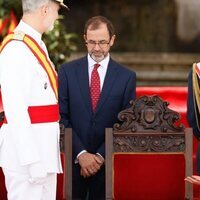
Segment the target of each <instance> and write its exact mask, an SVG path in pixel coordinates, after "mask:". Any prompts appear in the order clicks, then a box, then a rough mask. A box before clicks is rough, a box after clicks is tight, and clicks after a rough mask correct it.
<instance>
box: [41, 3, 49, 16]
mask: <svg viewBox="0 0 200 200" xmlns="http://www.w3.org/2000/svg"><path fill="white" fill-rule="evenodd" d="M40 11H41V15H42V16H45V15H46V14H47V13H48V11H49V7H48V6H46V5H44V6H42V7H41V10H40Z"/></svg>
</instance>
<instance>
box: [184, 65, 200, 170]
mask: <svg viewBox="0 0 200 200" xmlns="http://www.w3.org/2000/svg"><path fill="white" fill-rule="evenodd" d="M199 69H200V63H198V64H196V63H195V64H194V65H193V69H192V70H191V72H190V74H189V76H188V100H187V119H188V123H189V125H190V126H191V127H192V128H193V133H194V135H195V137H196V138H197V139H198V141H200V128H199V125H200V115H199V110H200V98H199V94H200V90H199V84H200V80H199V78H200V70H199ZM197 173H198V174H200V145H198V151H197Z"/></svg>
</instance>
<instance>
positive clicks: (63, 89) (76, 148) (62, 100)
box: [58, 65, 86, 155]
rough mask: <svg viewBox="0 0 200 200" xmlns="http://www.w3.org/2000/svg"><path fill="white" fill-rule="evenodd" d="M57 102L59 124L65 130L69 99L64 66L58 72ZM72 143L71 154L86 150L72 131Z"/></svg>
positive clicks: (68, 118)
mask: <svg viewBox="0 0 200 200" xmlns="http://www.w3.org/2000/svg"><path fill="white" fill-rule="evenodd" d="M58 101H59V111H60V124H63V125H64V126H65V128H71V127H72V126H71V123H70V109H69V103H70V97H69V91H68V80H67V75H66V71H65V69H64V65H63V66H61V67H60V69H59V71H58ZM72 138H73V139H72V141H73V144H72V146H73V152H74V154H75V155H78V154H79V153H80V152H81V151H82V150H85V149H86V148H85V147H84V145H83V144H82V142H81V140H80V138H79V137H78V136H77V134H76V132H75V131H74V130H73V129H72Z"/></svg>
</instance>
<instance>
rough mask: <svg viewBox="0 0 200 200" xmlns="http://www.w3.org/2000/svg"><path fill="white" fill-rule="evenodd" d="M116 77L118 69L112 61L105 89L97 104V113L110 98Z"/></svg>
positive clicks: (105, 81)
mask: <svg viewBox="0 0 200 200" xmlns="http://www.w3.org/2000/svg"><path fill="white" fill-rule="evenodd" d="M116 76H117V67H116V66H115V65H114V63H113V61H112V60H110V62H109V64H108V69H107V72H106V77H105V80H104V84H103V89H102V92H101V95H100V99H99V102H98V104H97V109H96V113H97V112H99V110H100V108H101V106H102V105H103V104H104V102H105V100H106V98H107V97H108V96H109V93H110V90H111V89H112V87H113V83H114V81H115V79H116Z"/></svg>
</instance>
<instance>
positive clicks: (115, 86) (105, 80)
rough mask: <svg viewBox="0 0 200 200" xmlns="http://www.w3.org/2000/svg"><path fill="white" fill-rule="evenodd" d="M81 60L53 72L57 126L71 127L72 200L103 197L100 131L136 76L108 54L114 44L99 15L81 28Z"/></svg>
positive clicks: (131, 93) (130, 94)
mask: <svg viewBox="0 0 200 200" xmlns="http://www.w3.org/2000/svg"><path fill="white" fill-rule="evenodd" d="M84 40H85V44H86V47H87V51H88V54H87V56H85V57H83V58H80V59H78V60H75V61H72V62H69V63H67V64H64V65H62V66H61V67H60V69H59V74H58V78H59V105H60V116H61V123H62V124H64V125H65V127H72V129H73V156H74V163H73V185H72V188H73V189H72V190H73V192H72V193H73V199H85V198H86V196H87V195H89V199H90V200H98V199H105V166H104V156H105V144H104V143H105V128H107V127H112V126H113V124H114V123H115V122H117V114H118V113H119V112H120V111H121V110H123V109H125V108H126V107H128V106H129V101H130V100H131V99H135V93H136V74H135V72H133V71H130V70H128V69H126V68H124V67H123V66H121V65H120V64H118V63H117V62H115V61H114V60H113V59H112V58H111V57H110V54H109V50H110V48H111V46H113V44H114V41H115V34H114V28H113V25H112V23H111V22H110V21H109V20H108V19H106V18H105V17H103V16H96V17H92V18H91V19H89V20H88V21H87V22H86V24H85V29H84Z"/></svg>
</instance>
